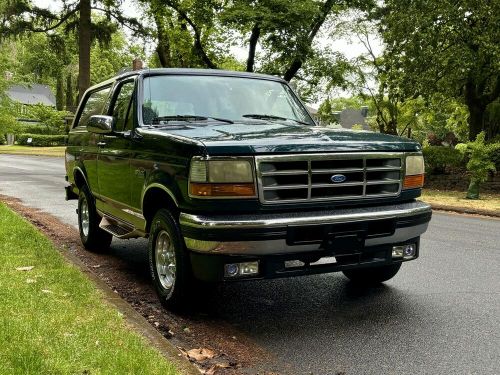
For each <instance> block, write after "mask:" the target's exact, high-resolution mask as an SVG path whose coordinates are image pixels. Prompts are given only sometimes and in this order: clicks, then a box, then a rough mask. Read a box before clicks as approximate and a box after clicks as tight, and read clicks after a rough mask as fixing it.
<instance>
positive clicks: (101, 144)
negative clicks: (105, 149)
mask: <svg viewBox="0 0 500 375" xmlns="http://www.w3.org/2000/svg"><path fill="white" fill-rule="evenodd" d="M97 145H98V146H106V145H107V143H106V142H97Z"/></svg>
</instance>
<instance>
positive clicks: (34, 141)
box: [16, 134, 68, 147]
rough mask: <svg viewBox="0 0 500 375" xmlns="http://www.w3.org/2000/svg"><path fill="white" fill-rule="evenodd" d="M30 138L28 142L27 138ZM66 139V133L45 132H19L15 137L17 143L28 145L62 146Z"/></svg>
mask: <svg viewBox="0 0 500 375" xmlns="http://www.w3.org/2000/svg"><path fill="white" fill-rule="evenodd" d="M29 138H31V143H28V139H29ZM67 140H68V136H67V135H45V134H19V135H18V136H17V137H16V142H17V144H18V145H25V146H26V145H29V146H39V147H46V146H64V145H66V142H67Z"/></svg>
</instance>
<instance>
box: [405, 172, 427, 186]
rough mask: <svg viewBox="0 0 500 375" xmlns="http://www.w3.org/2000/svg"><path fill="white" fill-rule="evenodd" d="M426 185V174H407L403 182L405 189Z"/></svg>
mask: <svg viewBox="0 0 500 375" xmlns="http://www.w3.org/2000/svg"><path fill="white" fill-rule="evenodd" d="M422 186H424V175H423V174H415V175H412V176H406V177H405V180H404V182H403V189H416V188H421V187H422Z"/></svg>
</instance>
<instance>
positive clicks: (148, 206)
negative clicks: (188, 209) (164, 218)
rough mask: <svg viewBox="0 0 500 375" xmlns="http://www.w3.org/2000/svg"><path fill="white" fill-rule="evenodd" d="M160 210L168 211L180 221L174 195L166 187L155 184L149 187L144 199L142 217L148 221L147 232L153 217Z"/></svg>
mask: <svg viewBox="0 0 500 375" xmlns="http://www.w3.org/2000/svg"><path fill="white" fill-rule="evenodd" d="M160 208H166V209H168V210H169V211H170V212H171V214H172V216H173V217H174V218H175V219H177V220H178V218H179V205H178V203H177V200H176V199H175V196H174V194H173V193H172V192H171V191H170V190H169V189H168V188H167V187H165V186H164V185H161V184H158V183H154V184H152V185H150V186H148V188H147V189H146V190H145V191H144V194H143V197H142V215H143V216H144V219H145V220H146V228H145V229H146V232H149V229H150V227H151V222H152V221H153V217H154V216H155V214H156V212H157V211H158V210H159V209H160Z"/></svg>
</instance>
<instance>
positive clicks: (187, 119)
mask: <svg viewBox="0 0 500 375" xmlns="http://www.w3.org/2000/svg"><path fill="white" fill-rule="evenodd" d="M206 120H215V121H220V122H227V123H228V124H234V122H233V121H232V120H229V119H225V118H218V117H208V116H198V115H171V116H159V117H155V118H153V120H151V124H152V125H162V124H161V123H160V122H162V121H165V122H167V123H168V122H169V121H185V122H189V123H191V122H193V121H194V122H196V121H206Z"/></svg>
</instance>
